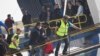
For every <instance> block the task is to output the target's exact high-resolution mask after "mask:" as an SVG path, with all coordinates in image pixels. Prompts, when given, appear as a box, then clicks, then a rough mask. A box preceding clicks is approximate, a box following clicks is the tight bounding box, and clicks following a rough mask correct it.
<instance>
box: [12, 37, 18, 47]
mask: <svg viewBox="0 0 100 56" xmlns="http://www.w3.org/2000/svg"><path fill="white" fill-rule="evenodd" d="M16 40H17V39H16V38H15V37H14V38H13V39H12V42H13V44H14V45H15V46H16V47H17V44H16Z"/></svg>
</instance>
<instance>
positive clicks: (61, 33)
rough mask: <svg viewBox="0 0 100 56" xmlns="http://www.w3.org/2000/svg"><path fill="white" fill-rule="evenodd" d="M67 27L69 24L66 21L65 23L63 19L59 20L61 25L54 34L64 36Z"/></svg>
mask: <svg viewBox="0 0 100 56" xmlns="http://www.w3.org/2000/svg"><path fill="white" fill-rule="evenodd" d="M68 28H69V25H68V22H67V23H66V24H65V23H64V21H63V20H61V25H60V27H59V28H58V30H57V32H56V34H57V35H58V36H65V35H67V34H68Z"/></svg>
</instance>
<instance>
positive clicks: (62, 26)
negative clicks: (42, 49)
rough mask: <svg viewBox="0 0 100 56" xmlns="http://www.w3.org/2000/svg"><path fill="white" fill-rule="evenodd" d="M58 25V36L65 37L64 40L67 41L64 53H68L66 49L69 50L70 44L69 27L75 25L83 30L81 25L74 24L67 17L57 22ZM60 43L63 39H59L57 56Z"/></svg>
mask: <svg viewBox="0 0 100 56" xmlns="http://www.w3.org/2000/svg"><path fill="white" fill-rule="evenodd" d="M57 26H58V28H57V31H56V35H57V38H64V37H65V39H64V40H63V41H64V43H65V46H64V49H63V52H62V54H63V55H67V52H66V51H67V49H68V45H69V43H68V39H67V35H68V28H69V27H73V28H75V29H78V30H81V28H79V27H77V26H75V25H74V24H72V23H71V22H69V21H68V18H67V17H64V18H62V19H61V21H60V22H59V23H58V24H57ZM60 45H61V41H58V42H57V46H56V50H55V56H58V52H59V48H60Z"/></svg>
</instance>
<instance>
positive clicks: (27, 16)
mask: <svg viewBox="0 0 100 56" xmlns="http://www.w3.org/2000/svg"><path fill="white" fill-rule="evenodd" d="M22 22H23V25H24V32H25V34H24V36H25V38H28V33H27V32H29V30H30V25H28V24H32V21H31V15H30V14H29V13H28V12H27V11H25V13H24V15H23V18H22Z"/></svg>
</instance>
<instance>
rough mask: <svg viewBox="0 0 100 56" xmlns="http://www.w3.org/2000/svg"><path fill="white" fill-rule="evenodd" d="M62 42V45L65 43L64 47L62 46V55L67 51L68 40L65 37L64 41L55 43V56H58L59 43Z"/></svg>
mask: <svg viewBox="0 0 100 56" xmlns="http://www.w3.org/2000/svg"><path fill="white" fill-rule="evenodd" d="M58 37H59V38H63V37H60V36H58ZM62 41H64V43H65V46H64V49H63V52H62V54H64V53H66V51H67V49H68V45H69V43H68V39H67V37H66V38H65V39H63V40H61V41H58V42H57V46H56V50H55V56H58V52H59V49H60V45H61V42H62Z"/></svg>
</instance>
